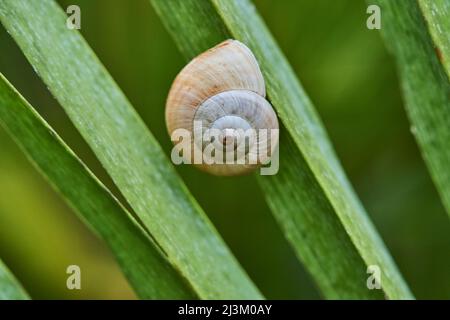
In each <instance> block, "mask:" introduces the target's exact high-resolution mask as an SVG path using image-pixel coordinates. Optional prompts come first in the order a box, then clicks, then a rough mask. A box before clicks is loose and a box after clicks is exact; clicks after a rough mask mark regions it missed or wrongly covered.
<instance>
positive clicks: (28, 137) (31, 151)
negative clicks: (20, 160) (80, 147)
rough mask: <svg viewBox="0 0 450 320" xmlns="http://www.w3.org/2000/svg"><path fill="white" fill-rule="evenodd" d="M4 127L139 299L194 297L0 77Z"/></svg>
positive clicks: (106, 193)
mask: <svg viewBox="0 0 450 320" xmlns="http://www.w3.org/2000/svg"><path fill="white" fill-rule="evenodd" d="M0 124H1V125H2V126H4V127H5V129H6V130H7V131H8V132H9V133H10V134H11V136H12V137H13V138H14V140H15V141H16V142H17V143H18V144H19V145H20V146H21V148H22V149H23V151H24V152H25V153H26V155H27V156H28V158H29V159H30V160H31V162H32V163H33V164H34V165H36V166H37V168H38V170H39V171H40V172H41V173H42V174H43V175H44V176H45V177H46V178H47V179H48V181H49V182H50V183H51V185H52V186H53V187H54V188H55V189H56V190H57V191H59V192H60V193H61V194H62V195H63V197H64V198H65V199H66V201H67V202H68V204H69V205H70V206H71V207H72V208H74V210H75V212H77V213H78V215H79V216H80V218H81V219H82V220H84V221H85V222H86V223H87V224H88V225H89V226H90V227H91V229H93V231H94V232H95V233H96V234H98V235H99V236H100V237H101V238H103V239H104V240H105V242H106V243H107V244H108V245H109V247H110V248H111V250H112V252H113V254H114V255H115V257H116V258H117V260H118V262H119V264H120V266H121V267H122V270H123V271H124V273H125V275H126V276H127V278H128V279H129V281H130V283H131V285H132V286H133V288H134V289H135V290H136V292H137V294H138V295H139V296H140V297H141V298H143V299H157V298H160V299H169V298H173V299H175V298H179V299H187V298H193V297H195V295H194V294H193V293H192V291H190V289H189V287H188V286H187V285H186V282H185V281H184V279H182V278H181V277H180V276H179V274H178V273H177V272H176V271H175V270H174V269H173V268H172V266H171V265H170V264H169V263H168V262H167V260H166V259H165V257H164V256H163V253H162V252H161V250H159V248H157V247H156V246H155V244H154V243H153V242H152V240H151V239H150V238H149V237H148V236H147V235H146V234H145V233H144V231H143V229H142V228H141V227H139V225H138V224H137V223H136V222H135V220H134V218H133V217H132V216H131V215H130V214H129V213H128V212H127V211H126V209H125V208H123V207H122V206H121V205H120V204H119V203H118V201H117V200H116V199H115V198H114V197H113V196H112V195H111V193H110V192H109V191H108V190H107V189H106V188H105V187H104V186H103V185H102V184H101V182H100V181H98V180H97V178H96V177H95V176H94V175H93V174H92V173H91V172H90V171H89V169H88V168H87V167H86V166H85V165H84V164H83V163H82V162H81V160H79V159H78V158H77V157H76V156H75V154H74V153H73V152H72V150H70V149H69V148H68V147H67V146H66V145H65V144H64V142H63V141H62V140H61V139H60V138H59V137H58V135H57V134H56V133H55V132H54V131H53V130H52V129H51V128H50V127H49V125H48V124H47V123H46V122H45V121H44V120H43V119H42V118H41V117H40V116H39V114H37V113H36V112H35V111H34V109H33V108H32V107H31V106H30V105H29V104H28V103H27V102H26V101H25V99H24V98H23V97H21V96H20V94H19V93H18V92H17V91H16V90H15V89H14V88H13V87H12V85H11V84H10V83H9V82H8V81H7V80H6V79H5V78H4V77H3V75H1V74H0Z"/></svg>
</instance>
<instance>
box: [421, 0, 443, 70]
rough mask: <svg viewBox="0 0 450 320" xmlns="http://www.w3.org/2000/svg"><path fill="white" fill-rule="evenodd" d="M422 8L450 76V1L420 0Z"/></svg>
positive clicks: (439, 55)
mask: <svg viewBox="0 0 450 320" xmlns="http://www.w3.org/2000/svg"><path fill="white" fill-rule="evenodd" d="M418 2H419V5H420V9H421V10H422V13H423V15H424V17H425V21H426V23H427V25H428V29H429V30H430V34H431V36H432V38H433V41H434V43H435V48H436V53H437V55H438V57H439V59H442V63H443V64H444V67H445V70H446V71H447V75H448V76H449V77H450V1H448V0H432V1H431V0H418Z"/></svg>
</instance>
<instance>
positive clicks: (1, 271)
mask: <svg viewBox="0 0 450 320" xmlns="http://www.w3.org/2000/svg"><path fill="white" fill-rule="evenodd" d="M27 299H29V297H28V294H27V293H26V292H25V290H23V288H22V286H21V285H20V283H19V282H18V281H17V280H16V278H14V276H13V275H12V274H11V272H10V271H9V270H8V268H7V267H6V266H5V265H4V264H3V262H2V261H1V260H0V300H27Z"/></svg>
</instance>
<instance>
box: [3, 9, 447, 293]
mask: <svg viewBox="0 0 450 320" xmlns="http://www.w3.org/2000/svg"><path fill="white" fill-rule="evenodd" d="M58 2H59V3H60V4H61V6H62V7H63V8H66V7H67V6H68V5H70V4H77V5H79V6H80V7H81V13H82V25H81V26H82V30H81V32H82V34H83V35H84V37H85V38H86V40H87V41H88V42H89V44H90V45H91V47H92V48H93V49H94V51H95V52H96V54H97V55H98V57H99V58H100V60H101V61H102V62H103V63H104V65H105V66H106V67H107V69H108V70H109V72H110V73H111V74H112V76H113V77H114V79H115V80H116V81H117V83H118V84H119V86H120V87H121V88H122V90H123V91H124V92H125V94H126V95H127V96H128V98H129V99H130V101H131V102H132V104H133V105H134V106H135V108H136V109H137V111H138V112H139V114H140V115H141V117H142V118H143V119H144V121H145V122H146V124H147V125H148V127H149V128H150V130H151V131H152V133H153V134H154V135H155V136H156V138H157V139H158V141H159V142H160V143H161V145H162V146H163V148H164V150H165V152H166V153H167V154H168V153H169V151H170V148H171V143H170V140H169V137H168V135H167V133H166V129H165V122H164V104H165V98H166V95H167V92H168V90H169V86H170V84H171V82H172V80H173V78H174V77H175V75H176V74H177V72H178V71H179V70H180V69H181V68H182V67H183V65H184V64H185V61H183V58H182V57H181V55H180V54H179V53H178V51H177V49H176V47H175V46H174V43H173V42H172V40H171V38H170V36H169V35H168V34H167V32H166V31H165V29H164V28H163V26H162V24H161V22H160V20H159V18H158V17H157V16H156V14H155V12H154V11H153V9H152V7H151V5H150V4H149V1H148V0H131V1H126V0H60V1H58ZM254 2H255V4H256V6H257V8H258V10H259V11H260V13H261V15H262V16H263V18H264V19H265V21H266V23H267V24H268V26H269V28H270V29H271V30H272V33H273V35H274V36H275V38H276V39H277V41H278V43H279V45H280V47H281V48H282V50H283V51H284V53H285V54H286V56H287V58H288V60H289V61H290V63H291V64H292V66H293V68H294V70H295V72H296V73H297V75H298V77H299V78H300V80H301V82H302V84H303V86H304V88H305V90H306V92H308V94H309V96H310V97H311V99H312V101H313V103H314V104H315V106H316V108H317V109H318V112H319V113H320V115H321V117H322V120H323V122H324V125H325V126H326V128H327V130H328V133H329V136H330V138H331V140H332V142H333V144H334V146H335V149H336V152H337V154H338V156H339V157H340V159H341V162H342V164H343V167H344V168H345V170H346V172H347V174H348V176H349V178H350V180H351V182H352V184H353V185H354V187H355V189H356V192H357V193H358V195H359V196H360V198H361V200H362V202H363V204H364V205H365V207H366V209H367V211H368V212H369V214H370V216H371V218H372V219H373V221H374V223H375V225H376V226H377V228H378V230H379V232H380V233H381V235H382V237H383V239H384V240H385V242H386V245H387V246H388V247H389V249H390V251H391V253H392V255H393V257H394V259H395V261H396V262H397V264H398V266H399V268H400V270H401V272H402V273H403V275H404V276H405V278H406V280H407V282H408V283H409V285H410V286H411V289H412V291H413V292H414V294H415V295H416V297H418V298H438V299H439V298H440V299H444V298H447V299H448V298H450V255H449V252H450V250H449V248H450V232H449V230H450V225H449V221H448V216H447V215H446V213H445V212H444V209H443V207H442V205H441V204H440V201H439V198H438V196H437V193H436V190H435V188H434V186H433V184H432V182H431V179H430V177H429V175H428V173H427V171H426V168H425V166H424V163H423V160H422V159H421V157H420V154H419V151H418V149H417V146H416V143H415V141H414V139H413V137H412V135H411V133H410V128H409V125H408V121H407V117H406V114H405V111H404V108H403V105H402V98H401V92H400V89H399V83H398V78H397V75H396V70H395V65H394V63H393V59H392V57H391V56H389V55H388V53H387V52H386V49H385V48H384V45H383V43H382V40H381V38H380V34H379V32H378V31H374V30H368V29H367V28H366V26H365V24H366V19H367V14H366V13H365V11H366V7H367V5H366V4H365V2H364V1H355V0H338V1H331V0H290V1H288V0H284V1H279V0H256V1H254ZM0 71H1V72H2V73H4V74H5V76H6V77H7V78H8V79H9V80H10V81H11V82H12V83H13V84H14V85H15V86H16V87H17V88H18V90H19V91H20V92H21V93H22V94H23V95H24V96H25V97H26V98H27V99H28V100H29V101H30V102H31V103H32V104H33V105H34V106H35V107H36V108H37V109H38V111H39V112H40V113H41V115H43V116H44V118H46V119H47V121H48V122H49V123H50V124H51V125H52V126H53V127H54V128H55V129H56V131H57V132H58V133H59V134H60V135H61V136H62V137H63V138H64V139H65V141H66V142H67V143H68V144H69V145H70V146H71V147H72V148H73V149H74V150H75V151H76V152H77V154H78V155H79V156H80V157H81V158H82V159H83V160H84V161H85V162H86V163H87V164H88V165H89V167H91V168H92V169H93V171H94V172H95V173H96V174H97V175H98V176H99V177H100V178H101V180H103V181H104V182H105V183H106V184H107V185H108V186H109V187H110V188H112V189H113V190H114V192H115V193H116V194H118V192H117V189H116V188H115V187H114V186H113V183H112V182H111V180H110V179H109V178H108V176H107V175H106V174H105V172H104V170H103V169H102V167H101V166H100V165H99V163H98V161H97V160H96V159H95V157H94V156H93V154H92V152H91V151H90V150H89V148H88V147H87V145H86V144H85V143H84V142H83V140H82V139H81V137H80V136H79V134H78V133H77V132H76V130H75V129H74V128H73V126H72V125H71V123H70V121H69V120H68V118H67V116H66V115H65V114H64V112H63V111H62V109H61V107H60V106H59V105H58V103H57V102H56V101H55V100H54V99H53V98H52V96H51V95H50V94H49V92H48V91H47V89H46V87H45V85H44V84H43V83H42V82H41V81H40V79H39V78H38V77H37V76H36V75H35V73H34V72H33V69H32V68H31V67H30V65H29V64H28V63H27V61H26V59H25V58H24V56H23V55H22V53H21V52H20V50H19V49H18V47H17V46H16V45H15V43H14V42H13V40H12V39H11V38H10V36H9V35H8V34H7V33H6V31H5V30H4V29H3V27H1V28H0ZM92 107H93V108H95V106H92ZM281 147H282V146H281ZM280 161H283V159H280ZM177 170H178V171H179V173H180V174H181V176H182V177H183V179H184V181H185V182H186V184H187V185H188V187H189V188H190V190H191V191H192V193H193V194H194V196H195V197H196V198H197V199H198V201H199V203H200V204H201V206H202V207H203V208H204V209H205V211H206V212H207V213H208V215H209V217H210V218H211V220H212V221H213V223H214V224H215V226H216V227H217V229H218V230H219V232H220V233H221V234H222V236H223V237H224V239H225V240H226V242H227V243H228V245H229V246H230V248H231V249H232V251H233V252H234V254H235V255H236V256H237V258H238V259H239V261H240V262H241V264H242V265H243V266H244V268H245V269H246V270H247V272H248V273H249V275H250V276H251V278H252V279H253V280H254V281H255V282H256V283H257V285H258V286H259V288H260V289H261V291H262V292H263V293H264V294H265V295H266V297H268V298H274V299H279V298H285V299H298V298H300V299H304V298H311V299H312V298H319V297H320V293H319V292H318V291H317V289H316V287H315V285H314V283H313V282H312V280H311V278H310V277H309V275H308V274H307V273H306V271H305V270H304V268H303V266H302V265H301V264H300V263H299V262H298V261H297V259H296V258H295V256H294V254H293V251H292V250H291V249H290V247H289V245H288V244H287V242H286V241H285V239H284V238H283V236H282V234H281V232H280V230H279V229H278V227H277V225H276V223H275V221H274V219H273V218H272V217H271V215H270V212H269V209H268V207H267V205H266V204H265V202H264V199H263V197H262V194H261V191H260V190H259V187H258V185H257V184H256V182H255V178H254V177H253V176H247V177H239V178H218V177H213V176H209V175H207V174H205V173H202V172H200V171H197V170H195V169H193V168H190V167H178V168H177ZM0 257H1V258H2V259H3V260H4V261H5V263H6V264H7V265H8V266H9V267H10V269H11V270H13V271H14V273H15V275H16V276H17V277H18V279H19V280H20V281H21V282H22V283H23V285H24V286H25V287H26V288H27V290H28V291H29V293H30V294H31V296H32V298H41V299H46V298H63V299H66V298H67V299H80V298H88V299H93V298H97V299H109V298H122V299H133V298H135V295H134V293H133V292H132V290H131V289H130V287H129V285H128V284H127V282H126V280H125V279H124V277H123V275H122V274H121V272H120V270H119V268H118V266H117V264H116V263H115V261H114V260H113V258H112V256H111V254H110V252H109V251H108V249H107V248H106V246H105V245H104V244H103V243H102V242H101V241H100V240H99V239H97V238H96V237H95V236H94V235H93V234H92V233H91V232H90V230H89V229H88V228H86V227H85V226H84V225H83V224H82V223H81V222H80V220H79V219H78V218H77V217H76V216H75V215H74V214H73V212H72V211H71V209H70V208H69V207H68V206H67V205H66V204H65V203H64V202H63V201H62V200H61V199H60V198H59V196H58V195H57V194H56V193H55V192H54V191H53V190H52V189H51V188H50V187H49V185H48V184H47V182H46V181H45V179H44V178H42V177H41V176H40V175H39V174H38V173H37V171H36V170H35V169H34V168H33V166H32V165H31V164H30V163H29V162H28V161H27V159H26V158H25V156H24V155H23V154H22V152H21V151H20V150H19V148H18V147H17V146H16V145H15V144H14V142H13V141H12V140H11V139H10V138H9V136H7V134H6V133H5V131H4V130H3V129H2V128H0ZM70 264H77V265H79V266H80V267H81V272H82V290H80V291H77V290H74V291H70V290H67V289H66V286H65V283H66V277H67V275H66V273H65V271H66V268H67V266H68V265H70Z"/></svg>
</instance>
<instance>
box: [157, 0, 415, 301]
mask: <svg viewBox="0 0 450 320" xmlns="http://www.w3.org/2000/svg"><path fill="white" fill-rule="evenodd" d="M151 2H152V4H153V6H154V7H155V9H156V11H157V12H158V14H159V15H160V16H161V17H162V21H163V23H164V24H165V25H166V27H167V28H168V30H169V32H170V33H171V35H172V36H173V38H174V39H175V42H176V43H177V45H178V46H179V48H180V50H181V52H182V53H183V54H184V56H185V57H186V58H188V59H190V58H192V57H194V56H195V55H197V54H199V53H200V52H202V51H204V50H206V49H208V48H210V47H212V46H214V45H216V44H218V43H219V42H220V41H223V40H224V39H226V38H230V37H232V38H235V39H237V40H240V41H242V42H243V43H245V44H246V45H247V46H249V47H250V48H251V49H252V51H253V53H254V54H255V56H256V58H257V60H258V62H259V63H260V67H261V69H262V72H263V74H264V76H265V79H266V85H267V92H268V98H269V100H270V101H271V103H272V104H273V106H274V107H275V109H276V111H277V113H278V116H279V118H280V119H281V121H282V123H283V125H284V127H285V128H284V129H283V128H282V133H283V135H284V140H283V139H282V140H281V142H280V162H281V167H280V172H279V173H278V174H277V175H276V176H273V177H267V176H264V177H260V178H259V179H258V180H259V182H260V183H261V185H262V188H263V189H264V190H265V195H266V198H267V200H268V203H269V205H270V206H271V209H272V211H273V214H274V216H275V217H276V218H277V220H278V222H279V223H280V225H281V227H282V228H283V230H284V233H285V235H286V237H287V238H288V240H289V241H290V243H291V245H292V246H293V247H294V249H295V251H296V253H297V254H298V256H299V257H300V258H301V259H302V261H303V262H304V264H305V265H306V267H307V268H308V270H309V271H310V273H311V274H312V275H313V276H314V278H315V280H316V282H317V284H318V285H319V287H320V288H321V290H322V292H323V294H324V295H325V297H327V298H379V297H380V296H381V293H379V292H371V291H370V290H368V289H367V287H366V279H367V277H368V275H367V274H366V266H368V265H377V266H378V267H379V268H380V270H381V272H382V276H383V278H382V279H383V280H382V286H383V289H384V292H385V293H386V295H387V296H388V297H389V298H392V299H408V298H412V295H411V293H410V291H409V289H408V287H407V285H406V284H405V282H404V281H403V279H402V277H401V275H400V273H399V272H398V270H397V268H396V266H395V264H394V262H393V261H392V258H391V257H390V255H389V253H388V251H387V250H386V248H385V246H384V244H383V242H382V240H381V239H380V237H379V236H378V234H377V232H376V230H375V228H374V227H373V225H372V223H371V222H370V220H369V218H368V217H367V214H366V212H365V211H364V208H363V207H362V205H361V204H360V202H359V200H358V198H357V197H356V195H355V194H354V191H353V189H352V187H351V186H350V184H349V182H348V180H347V178H346V177H345V174H344V172H343V169H342V167H341V165H340V164H339V161H338V160H337V157H336V155H335V153H334V151H333V148H332V146H331V144H330V142H329V140H328V137H327V135H326V133H325V130H324V129H323V126H322V124H321V122H320V120H319V118H318V116H317V114H316V112H315V110H314V109H313V106H312V104H311V102H310V101H309V99H308V97H307V96H306V94H305V93H304V92H303V89H302V87H301V85H300V83H299V82H298V80H297V78H296V77H295V75H294V73H293V71H292V69H291V68H290V66H289V64H288V63H287V61H286V59H285V58H284V56H283V54H282V53H281V51H280V49H279V48H278V46H277V45H276V43H275V41H274V40H273V38H272V36H271V35H270V33H269V31H268V30H267V28H266V26H265V25H264V23H263V22H262V20H261V19H260V17H259V16H258V14H257V13H256V10H255V8H254V7H253V5H252V4H251V3H250V2H249V1H246V0H241V1H234V0H226V1H220V0H202V1H194V0H169V1H167V0H151ZM283 131H285V132H283Z"/></svg>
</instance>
